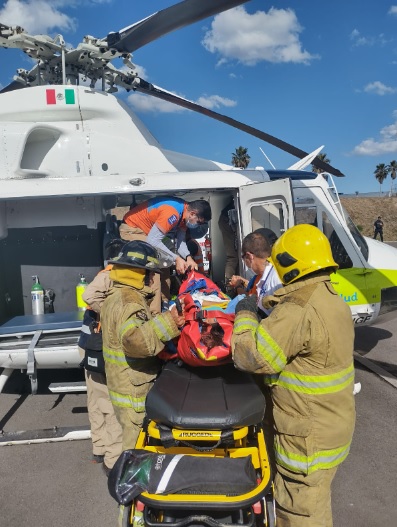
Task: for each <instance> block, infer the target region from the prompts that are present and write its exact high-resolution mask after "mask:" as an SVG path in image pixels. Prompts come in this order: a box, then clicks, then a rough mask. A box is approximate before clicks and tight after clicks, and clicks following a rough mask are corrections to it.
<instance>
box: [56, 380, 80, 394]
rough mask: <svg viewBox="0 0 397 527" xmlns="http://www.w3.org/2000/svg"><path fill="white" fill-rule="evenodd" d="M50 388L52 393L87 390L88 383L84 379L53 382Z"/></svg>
mask: <svg viewBox="0 0 397 527" xmlns="http://www.w3.org/2000/svg"><path fill="white" fill-rule="evenodd" d="M48 389H49V390H50V391H51V392H52V393H76V392H86V391H87V385H86V383H85V382H84V381H77V382H52V383H51V384H50V385H49V386H48Z"/></svg>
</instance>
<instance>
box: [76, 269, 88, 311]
mask: <svg viewBox="0 0 397 527" xmlns="http://www.w3.org/2000/svg"><path fill="white" fill-rule="evenodd" d="M87 285H88V284H87V281H86V279H85V276H84V275H83V274H81V273H80V281H79V283H78V284H77V285H76V305H77V309H78V310H79V311H85V310H86V307H87V304H86V303H85V302H84V300H83V293H84V291H85V288H86V287H87Z"/></svg>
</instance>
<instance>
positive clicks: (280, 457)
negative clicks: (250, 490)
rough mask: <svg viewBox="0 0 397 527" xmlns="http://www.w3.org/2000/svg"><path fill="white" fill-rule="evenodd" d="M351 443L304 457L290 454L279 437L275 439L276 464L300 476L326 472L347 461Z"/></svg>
mask: <svg viewBox="0 0 397 527" xmlns="http://www.w3.org/2000/svg"><path fill="white" fill-rule="evenodd" d="M350 444H351V443H350V442H349V443H348V444H347V445H343V446H341V447H339V448H334V449H332V450H319V451H318V452H315V453H314V454H312V455H311V456H302V455H299V454H295V453H293V452H288V451H287V450H285V449H284V448H282V447H281V446H280V444H279V441H278V438H277V436H276V437H275V444H274V450H275V453H276V462H277V463H278V464H279V465H281V466H283V467H285V468H286V469H288V470H291V471H292V472H297V473H299V474H311V473H312V472H315V471H316V470H325V469H329V468H333V467H336V466H337V465H339V464H340V463H342V461H343V460H344V459H346V457H347V455H348V454H349V450H350Z"/></svg>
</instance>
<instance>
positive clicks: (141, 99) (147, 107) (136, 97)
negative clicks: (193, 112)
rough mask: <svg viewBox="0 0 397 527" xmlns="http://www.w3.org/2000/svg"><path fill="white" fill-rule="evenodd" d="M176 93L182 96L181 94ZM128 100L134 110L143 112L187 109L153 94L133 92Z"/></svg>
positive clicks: (171, 111)
mask: <svg viewBox="0 0 397 527" xmlns="http://www.w3.org/2000/svg"><path fill="white" fill-rule="evenodd" d="M175 95H179V97H182V95H180V94H175ZM127 101H128V104H129V105H130V106H131V107H132V108H133V109H134V110H136V111H138V112H142V113H148V112H153V113H177V112H183V111H184V110H185V108H182V107H181V106H177V105H176V104H172V103H170V102H168V101H163V100H162V99H158V98H157V97H153V96H151V95H144V94H143V93H132V94H131V95H129V96H128V97H127Z"/></svg>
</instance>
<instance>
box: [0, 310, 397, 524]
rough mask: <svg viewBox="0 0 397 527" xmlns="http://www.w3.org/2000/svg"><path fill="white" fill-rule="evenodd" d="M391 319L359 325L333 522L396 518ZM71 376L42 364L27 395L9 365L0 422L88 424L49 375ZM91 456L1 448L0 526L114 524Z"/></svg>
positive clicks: (66, 450)
mask: <svg viewBox="0 0 397 527" xmlns="http://www.w3.org/2000/svg"><path fill="white" fill-rule="evenodd" d="M396 323H397V315H393V316H391V315H389V316H388V318H386V319H384V320H382V322H380V323H378V324H377V325H376V326H373V327H361V328H358V329H357V330H356V343H355V349H356V354H357V357H356V358H357V360H356V362H355V365H356V382H360V383H361V385H362V389H361V392H360V393H359V394H358V395H357V396H356V408H357V422H356V431H355V435H354V440H353V444H352V449H351V453H350V455H349V457H348V458H347V460H346V461H345V462H344V463H343V464H342V465H341V467H340V468H339V470H338V473H337V475H336V478H335V481H334V484H333V498H332V499H333V511H334V527H347V526H348V527H364V526H370V527H384V526H390V527H392V526H395V525H397V499H396V488H397V412H396V406H397V388H396V387H395V386H394V385H393V384H390V382H393V380H394V381H396V377H397V351H396V344H397V336H395V335H394V333H395V327H396ZM361 358H363V359H364V361H370V363H369V362H366V364H370V365H374V367H375V369H377V371H378V373H381V376H379V375H378V373H375V372H374V371H372V370H371V369H368V368H367V366H365V365H364V364H363V363H362V360H361ZM78 376H79V373H77V377H78ZM72 378H73V380H76V372H70V371H66V370H65V371H61V372H52V371H40V372H39V394H38V395H35V396H32V395H29V383H28V382H27V379H26V375H24V374H22V373H20V372H14V373H13V376H12V377H11V379H10V380H9V382H8V384H7V385H6V387H5V389H4V393H2V394H0V429H4V430H5V431H7V432H11V431H17V430H18V431H20V430H33V429H38V428H40V429H41V428H50V427H54V426H58V427H66V426H72V427H79V426H80V427H81V426H84V425H86V426H87V427H88V418H87V409H86V395H85V394H58V395H54V394H51V393H50V392H49V391H48V384H49V382H54V381H61V380H68V379H69V380H71V379H72ZM77 380H79V379H77ZM388 381H390V382H388ZM90 459H91V446H90V441H89V440H85V441H68V442H60V443H48V444H32V445H21V446H15V445H14V446H4V447H0V467H1V468H0V474H1V481H2V491H1V493H0V510H1V514H0V527H6V526H7V527H70V526H74V527H116V525H117V504H116V502H114V501H113V499H112V498H111V497H110V496H109V494H108V490H107V480H106V477H105V475H104V474H103V472H102V470H101V466H100V465H97V464H93V463H92V462H91V461H90Z"/></svg>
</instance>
